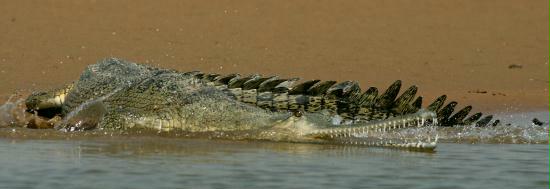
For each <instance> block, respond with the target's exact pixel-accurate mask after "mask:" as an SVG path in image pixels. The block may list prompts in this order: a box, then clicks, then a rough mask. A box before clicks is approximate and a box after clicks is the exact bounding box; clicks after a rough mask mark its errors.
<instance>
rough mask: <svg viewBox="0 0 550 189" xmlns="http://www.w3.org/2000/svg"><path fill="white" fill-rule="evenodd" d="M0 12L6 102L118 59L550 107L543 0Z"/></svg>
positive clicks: (121, 4) (1, 85)
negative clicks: (413, 88) (398, 83)
mask: <svg viewBox="0 0 550 189" xmlns="http://www.w3.org/2000/svg"><path fill="white" fill-rule="evenodd" d="M0 11H1V12H2V16H0V33H1V34H2V35H0V41H1V43H0V102H3V101H5V100H7V99H8V97H9V96H10V95H11V94H13V93H15V92H18V93H20V94H23V95H24V94H28V93H29V91H33V90H40V89H47V88H51V87H59V86H62V85H63V84H64V83H67V82H70V81H72V80H75V79H76V78H77V77H78V75H79V74H80V72H81V71H82V70H83V69H84V67H85V66H86V65H88V64H93V63H95V62H96V61H98V60H100V59H103V58H106V57H120V58H124V59H128V60H131V61H135V62H139V63H146V64H151V65H156V66H161V67H166V68H174V69H178V70H182V71H184V70H201V71H204V72H217V73H234V72H238V73H242V74H248V73H261V74H266V75H280V76H282V77H301V78H303V79H323V80H329V79H330V80H338V81H344V80H357V81H359V82H360V83H361V85H362V87H363V88H366V87H368V86H376V87H379V88H385V87H387V86H388V85H389V84H391V83H392V82H393V81H394V80H396V79H401V80H403V82H404V85H406V86H407V85H412V84H416V85H418V86H419V87H420V94H421V95H423V96H424V97H425V98H426V100H432V99H434V98H435V97H436V96H438V95H441V94H448V95H449V98H450V99H453V100H457V101H458V102H459V103H460V104H459V106H460V105H466V104H472V105H474V107H475V108H474V109H475V110H480V111H492V112H508V111H514V112H517V111H532V110H535V111H536V110H544V111H547V110H548V80H549V79H548V52H549V51H548V35H547V34H548V33H549V32H548V1H544V0H532V1H519V0H501V1H489V0H487V1H479V0H467V1H438V0H426V1H404V0H396V1H381V0H375V1H344V2H339V1H328V0H322V1H238V2H234V1H215V2H212V1H177V0H166V1H162V3H159V2H156V1H145V0H139V1H129V0H120V1H102V0H97V1H96V0H91V1H69V0H61V1H52V0H44V1H3V2H2V3H0ZM511 65H512V66H511ZM510 67H511V68H510ZM478 92H479V93H478ZM484 92H485V93H484Z"/></svg>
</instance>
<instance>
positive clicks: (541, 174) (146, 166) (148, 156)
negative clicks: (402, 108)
mask: <svg viewBox="0 0 550 189" xmlns="http://www.w3.org/2000/svg"><path fill="white" fill-rule="evenodd" d="M0 153H1V154H2V155H1V156H0V165H1V171H0V188H33V187H34V188H60V187H61V188H227V187H231V188H241V187H247V188H257V187H273V188H304V187H315V188H318V187H325V188H328V187H346V188H349V187H355V188H365V187H374V186H386V187H390V188H403V187H407V188H548V145H545V144H527V145H526V144H440V145H439V146H438V150H437V152H435V153H421V152H408V151H399V150H389V149H379V148H365V147H349V146H348V147H344V146H332V145H315V144H289V143H269V142H230V141H211V140H197V139H176V138H161V137H122V138H102V139H80V140H13V139H0Z"/></svg>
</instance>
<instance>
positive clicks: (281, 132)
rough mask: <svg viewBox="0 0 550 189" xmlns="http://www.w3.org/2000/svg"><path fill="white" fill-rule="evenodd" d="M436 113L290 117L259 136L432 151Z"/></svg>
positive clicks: (435, 139) (269, 138)
mask: <svg viewBox="0 0 550 189" xmlns="http://www.w3.org/2000/svg"><path fill="white" fill-rule="evenodd" d="M436 124H437V115H436V114H435V113H434V112H431V111H425V110H421V111H419V112H417V113H414V114H408V115H403V116H398V117H393V118H389V119H384V120H376V121H371V122H368V123H362V124H350V125H329V124H326V121H324V122H320V120H319V118H318V117H316V116H315V115H309V116H308V115H304V116H292V117H290V118H288V119H286V120H284V121H280V122H279V123H277V124H276V125H275V126H274V127H273V128H270V129H267V130H265V131H263V132H261V134H260V138H263V139H267V140H275V141H287V142H309V143H323V144H346V145H361V146H374V147H390V148H404V149H410V150H420V151H433V150H434V149H435V148H436V145H437V132H436V130H435V129H436V126H435V125H436Z"/></svg>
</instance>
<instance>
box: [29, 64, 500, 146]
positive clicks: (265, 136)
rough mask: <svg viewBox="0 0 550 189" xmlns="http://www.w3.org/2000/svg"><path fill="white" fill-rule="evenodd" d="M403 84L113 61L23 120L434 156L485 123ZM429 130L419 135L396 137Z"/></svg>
mask: <svg viewBox="0 0 550 189" xmlns="http://www.w3.org/2000/svg"><path fill="white" fill-rule="evenodd" d="M400 88H401V81H399V80H398V81H396V82H394V83H393V84H392V85H391V86H390V87H389V88H388V89H387V90H385V92H383V93H381V94H378V89H377V88H375V87H371V88H369V89H368V90H366V91H365V92H361V89H360V87H359V85H358V83H357V82H354V81H345V82H341V83H337V82H336V81H320V80H309V81H305V82H298V79H296V78H293V79H282V78H279V77H262V76H260V75H249V76H241V75H239V74H230V75H223V76H222V75H219V74H205V73H201V72H197V71H194V72H178V71H175V70H170V69H162V68H155V67H151V66H147V65H141V64H136V63H132V62H128V61H125V60H121V59H117V58H109V59H105V60H102V61H100V62H98V63H97V64H93V65H89V66H88V67H87V68H86V69H85V70H84V72H83V73H82V74H81V75H80V78H79V79H78V80H77V81H75V82H74V83H71V84H68V85H66V87H63V88H61V89H53V90H49V91H46V92H34V93H33V94H31V95H30V96H29V97H28V98H27V99H26V101H25V104H26V106H27V111H29V112H34V113H37V114H38V115H43V116H46V117H50V118H51V117H53V116H60V117H62V120H60V121H58V122H56V124H55V128H56V129H60V130H64V131H75V130H89V129H103V130H121V129H153V130H157V131H159V132H185V133H190V134H197V133H198V134H207V135H209V136H216V137H220V138H231V139H257V140H271V141H286V142H311V143H337V144H357V145H368V146H381V147H396V148H408V149H421V150H433V149H434V148H435V147H436V145H437V136H436V135H437V134H436V132H434V129H435V128H436V127H437V126H434V125H438V126H453V125H472V124H473V125H477V126H486V125H489V124H498V120H495V121H493V122H492V123H491V120H492V116H490V115H489V116H485V117H483V118H482V114H481V113H475V114H473V115H471V116H469V117H468V114H469V112H470V111H471V110H472V107H471V106H466V107H464V108H463V109H461V110H459V111H457V113H455V114H453V111H454V109H455V107H456V105H457V103H456V102H454V101H453V102H450V103H448V104H446V105H444V102H445V100H446V96H445V95H443V96H441V97H439V98H437V99H436V100H435V101H434V102H433V103H431V104H430V105H429V106H427V107H426V108H422V97H421V96H419V97H416V98H415V96H416V93H417V90H418V88H417V87H416V86H411V87H409V88H408V89H407V90H405V91H404V92H403V93H402V94H401V95H400V96H399V97H398V94H399V91H400ZM411 129H417V130H418V129H425V131H423V132H426V133H427V134H426V133H425V135H422V136H415V135H412V136H410V135H408V136H405V135H403V133H402V131H404V130H411Z"/></svg>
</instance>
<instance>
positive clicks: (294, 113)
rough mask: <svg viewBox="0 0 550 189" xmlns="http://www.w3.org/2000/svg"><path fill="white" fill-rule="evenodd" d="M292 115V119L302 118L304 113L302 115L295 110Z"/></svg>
mask: <svg viewBox="0 0 550 189" xmlns="http://www.w3.org/2000/svg"><path fill="white" fill-rule="evenodd" d="M292 115H294V117H302V116H303V115H304V113H302V111H301V110H295V111H293V112H292Z"/></svg>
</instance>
